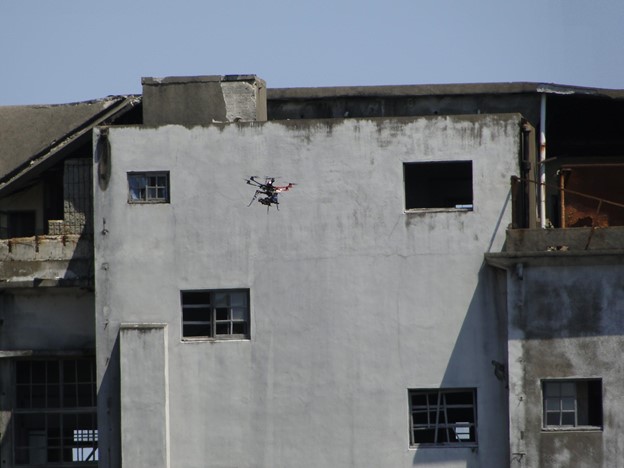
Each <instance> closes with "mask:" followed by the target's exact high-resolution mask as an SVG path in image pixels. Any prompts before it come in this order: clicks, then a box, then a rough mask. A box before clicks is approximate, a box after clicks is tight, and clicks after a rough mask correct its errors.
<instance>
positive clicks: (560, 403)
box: [542, 379, 602, 428]
mask: <svg viewBox="0 0 624 468" xmlns="http://www.w3.org/2000/svg"><path fill="white" fill-rule="evenodd" d="M542 385H543V386H542V391H543V396H544V427H545V428H575V427H594V428H602V381H601V380H599V379H591V380H548V381H544V382H543V384H542Z"/></svg>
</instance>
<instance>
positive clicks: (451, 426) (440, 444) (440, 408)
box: [407, 387, 479, 448]
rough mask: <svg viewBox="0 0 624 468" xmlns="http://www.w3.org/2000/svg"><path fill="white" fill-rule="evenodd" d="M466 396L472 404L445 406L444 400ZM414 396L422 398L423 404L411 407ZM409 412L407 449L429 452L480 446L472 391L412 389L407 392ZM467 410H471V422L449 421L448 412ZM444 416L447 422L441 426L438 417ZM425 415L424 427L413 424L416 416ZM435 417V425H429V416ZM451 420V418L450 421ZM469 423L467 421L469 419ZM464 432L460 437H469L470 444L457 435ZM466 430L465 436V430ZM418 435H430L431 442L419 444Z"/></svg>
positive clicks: (474, 396) (471, 389) (472, 389)
mask: <svg viewBox="0 0 624 468" xmlns="http://www.w3.org/2000/svg"><path fill="white" fill-rule="evenodd" d="M460 393H464V394H469V395H470V398H471V400H472V402H471V403H469V404H466V403H448V402H447V401H446V396H448V395H453V394H460ZM414 396H424V397H425V400H426V404H424V405H423V404H414V399H413V397H414ZM430 397H434V399H435V404H433V405H432V404H431V401H430ZM407 398H408V411H409V443H410V448H418V447H431V448H455V447H457V448H460V447H469V448H475V447H478V445H479V438H478V432H479V431H478V429H479V426H478V409H477V389H476V388H474V387H472V388H414V389H408V391H407ZM449 409H451V410H462V409H463V410H466V409H472V421H470V420H468V421H449V419H451V418H449V416H448V410H449ZM442 413H444V417H445V418H446V422H440V416H441V414H442ZM417 414H420V415H423V414H426V419H427V423H423V422H420V423H416V422H415V421H414V419H415V415H417ZM432 414H435V418H436V419H435V421H434V422H432V421H431V419H430V418H431V415H432ZM453 419H454V418H453ZM468 419H469V418H468ZM460 428H461V429H463V430H462V431H461V434H468V437H469V439H471V440H466V441H463V440H460V439H461V438H460V437H459V434H460V432H458V431H457V429H460ZM466 428H467V429H468V431H467V432H466V431H465V429H466ZM417 431H423V433H424V431H433V436H434V440H433V442H422V441H417V440H416V433H417ZM440 431H444V433H443V434H445V436H446V437H445V439H446V440H442V441H438V437H439V434H440ZM450 431H454V434H455V437H456V440H454V441H451V432H450Z"/></svg>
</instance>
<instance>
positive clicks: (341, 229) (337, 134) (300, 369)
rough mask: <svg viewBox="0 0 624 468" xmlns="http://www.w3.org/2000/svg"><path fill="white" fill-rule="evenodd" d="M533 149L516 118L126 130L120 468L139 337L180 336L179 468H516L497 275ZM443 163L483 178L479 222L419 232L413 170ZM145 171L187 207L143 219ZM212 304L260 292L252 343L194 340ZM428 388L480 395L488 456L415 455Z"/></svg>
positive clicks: (111, 433) (103, 371)
mask: <svg viewBox="0 0 624 468" xmlns="http://www.w3.org/2000/svg"><path fill="white" fill-rule="evenodd" d="M519 130H520V118H519V116H517V115H507V116H473V117H434V118H405V119H370V120H355V119H353V120H344V121H343V120H334V121H292V122H269V123H263V124H258V123H256V124H231V125H223V126H210V127H193V128H186V127H181V126H166V127H160V128H151V129H147V128H140V127H127V128H110V130H109V141H110V147H111V159H110V164H111V168H112V169H111V177H110V180H109V182H108V184H107V185H103V186H104V187H106V188H105V190H102V189H101V188H100V187H99V186H98V185H97V184H96V187H95V231H96V239H95V252H96V260H95V261H96V265H95V268H96V291H97V297H96V313H97V324H96V335H97V338H98V345H97V353H98V374H99V380H100V385H101V387H100V395H99V402H100V405H101V407H100V410H99V418H100V446H101V449H100V457H101V459H102V461H101V466H104V467H109V466H118V465H117V464H118V463H119V460H120V455H119V447H120V440H119V438H118V437H117V435H116V434H118V432H119V420H118V416H116V414H118V412H119V401H118V399H119V370H118V368H117V366H118V363H119V355H118V353H119V351H118V348H117V345H116V343H117V339H118V335H119V326H120V323H122V322H133V323H154V322H158V323H166V324H168V326H167V330H168V341H169V345H168V359H169V395H170V402H169V409H170V424H171V437H170V444H171V445H170V452H171V453H170V458H171V465H172V466H180V467H182V466H184V467H189V468H191V467H234V466H236V467H249V468H251V467H292V466H298V467H319V466H334V467H338V466H361V467H372V466H379V467H382V466H383V467H385V466H393V467H398V466H412V465H414V464H419V466H435V467H436V468H442V467H477V466H483V467H485V466H488V467H490V466H504V465H505V464H506V463H507V451H508V450H507V448H508V447H507V407H506V405H507V398H506V390H505V389H504V385H503V384H501V382H499V381H498V380H497V379H496V378H495V377H494V374H493V368H492V365H491V361H492V360H493V359H496V360H504V359H505V356H506V349H505V344H504V343H503V342H504V340H503V339H501V338H502V337H500V336H499V331H498V330H499V328H500V327H499V323H498V318H497V317H496V314H495V308H494V305H493V300H492V298H491V297H490V296H489V293H488V291H487V290H486V289H485V285H484V283H485V282H486V281H487V280H488V278H487V274H488V273H486V272H485V270H484V269H483V268H482V264H483V253H484V252H486V251H488V250H493V251H496V250H500V248H501V246H502V243H503V241H504V235H505V232H504V230H505V228H506V226H507V225H508V223H509V222H510V212H511V209H510V204H509V199H508V194H509V176H510V175H512V174H517V173H518V171H517V161H518V155H519ZM437 160H441V161H445V160H472V161H473V179H474V211H472V212H436V213H434V212H432V213H419V214H415V213H409V214H406V213H404V210H403V207H404V195H403V173H402V171H403V168H402V163H403V162H412V161H437ZM95 170H96V174H97V168H96V169H95ZM143 170H145V171H160V170H168V171H170V178H171V203H170V204H159V205H129V204H128V203H127V178H126V173H127V172H129V171H143ZM250 175H260V176H264V175H274V176H281V177H282V179H281V181H283V182H296V183H297V184H298V185H297V186H296V187H295V188H294V189H293V190H292V191H290V192H288V193H286V194H283V195H282V196H281V205H280V211H275V210H274V209H272V210H271V211H270V212H269V213H267V210H266V208H265V207H264V206H262V205H260V204H257V203H255V204H253V205H252V206H251V207H247V204H248V203H249V200H250V199H251V197H252V195H253V188H252V187H250V186H248V185H246V184H245V182H244V178H246V177H249V176H250ZM103 226H105V229H103ZM213 288H249V289H250V291H251V293H250V295H251V317H252V318H251V339H250V340H246V341H233V342H232V341H230V342H200V343H188V342H182V341H181V310H180V290H185V289H213ZM122 353H123V351H122ZM429 387H431V388H437V387H476V388H477V390H478V412H479V420H478V425H479V448H478V450H471V449H467V448H452V449H441V448H426V449H425V448H420V449H410V448H409V432H408V424H409V417H408V402H407V390H408V388H429ZM144 392H145V394H143V395H142V394H141V393H137V394H136V395H135V397H136V399H137V401H139V400H140V399H142V398H146V397H147V395H149V393H150V392H152V390H151V388H150V385H149V383H148V382H146V385H145V387H144ZM145 430H151V429H150V428H149V427H146V428H145ZM121 437H123V434H122V435H121Z"/></svg>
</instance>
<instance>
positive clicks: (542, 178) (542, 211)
mask: <svg viewBox="0 0 624 468" xmlns="http://www.w3.org/2000/svg"><path fill="white" fill-rule="evenodd" d="M539 139H540V149H539V162H538V167H539V218H540V227H541V228H542V229H544V228H545V227H546V164H545V163H544V161H546V94H544V93H543V94H542V100H541V103H540V135H539Z"/></svg>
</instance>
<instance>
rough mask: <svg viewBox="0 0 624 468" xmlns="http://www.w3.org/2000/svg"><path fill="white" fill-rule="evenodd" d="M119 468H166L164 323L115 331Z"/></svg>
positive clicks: (138, 325)
mask: <svg viewBox="0 0 624 468" xmlns="http://www.w3.org/2000/svg"><path fill="white" fill-rule="evenodd" d="M119 360H120V373H121V375H120V393H121V459H122V466H123V467H165V468H169V369H168V362H167V361H168V360H167V326H166V325H165V324H122V325H121V327H120V331H119Z"/></svg>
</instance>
